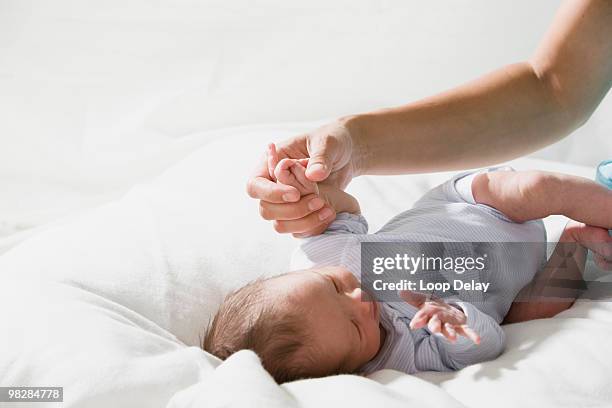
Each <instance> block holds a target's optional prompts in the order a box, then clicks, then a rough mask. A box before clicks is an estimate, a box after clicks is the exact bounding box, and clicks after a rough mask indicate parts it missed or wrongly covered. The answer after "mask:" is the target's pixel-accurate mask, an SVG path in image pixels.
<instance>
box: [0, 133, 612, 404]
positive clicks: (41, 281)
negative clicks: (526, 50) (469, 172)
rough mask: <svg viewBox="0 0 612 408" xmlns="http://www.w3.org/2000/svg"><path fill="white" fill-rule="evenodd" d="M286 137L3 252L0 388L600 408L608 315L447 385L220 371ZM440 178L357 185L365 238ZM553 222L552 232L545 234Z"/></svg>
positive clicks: (212, 160) (262, 262) (390, 377)
mask: <svg viewBox="0 0 612 408" xmlns="http://www.w3.org/2000/svg"><path fill="white" fill-rule="evenodd" d="M308 128H310V126H307V127H305V128H304V129H302V130H306V129H308ZM296 130H299V129H296V127H295V126H289V127H286V128H283V127H278V126H276V127H255V128H251V129H246V128H242V129H238V130H235V131H234V132H233V133H235V135H234V136H233V137H226V138H224V140H222V141H217V142H213V143H211V144H209V145H207V146H206V147H203V148H201V149H200V150H198V151H196V152H195V153H193V154H192V155H191V156H189V157H188V158H186V159H184V160H183V161H181V162H180V163H179V164H177V165H176V166H174V167H173V168H171V169H170V170H168V171H167V172H165V173H164V174H163V175H161V176H160V177H159V178H158V179H156V180H154V181H152V182H150V183H148V184H143V185H139V186H137V187H135V188H133V189H132V190H131V191H130V192H129V193H128V194H127V195H126V196H125V197H124V198H122V199H121V200H118V201H115V202H113V203H111V204H108V205H105V206H103V207H100V208H97V209H94V210H91V211H88V212H86V213H84V214H81V215H79V216H78V217H75V218H73V219H71V220H69V221H66V222H64V223H63V224H61V225H57V226H55V227H53V228H49V229H47V230H46V231H43V232H40V233H39V234H37V235H35V236H33V237H32V238H30V239H28V240H27V241H25V242H23V243H21V244H20V245H17V246H16V247H14V248H12V249H11V250H10V251H8V252H7V253H5V254H3V255H1V256H0V276H1V281H0V283H1V284H0V333H2V335H1V336H0V350H2V353H1V354H0V386H9V385H22V386H25V385H31V386H44V385H48V386H51V385H54V386H63V387H64V398H65V403H64V405H63V406H64V407H109V406H113V407H135V406H146V407H163V406H170V407H173V408H177V407H196V406H197V407H200V406H207V407H215V406H262V407H276V406H278V407H281V406H300V407H311V406H312V407H319V406H344V405H348V404H350V405H351V406H355V407H360V406H363V407H366V406H372V404H378V405H379V406H385V407H394V406H398V407H399V406H424V407H428V406H431V407H462V406H467V407H484V406H487V407H488V406H491V405H495V406H508V407H515V406H517V405H520V406H533V407H542V406H568V407H574V406H577V405H589V406H606V405H609V402H610V401H612V391H611V390H610V388H609V387H608V383H609V381H608V378H609V373H610V372H611V369H612V356H611V355H609V354H607V353H606V351H607V349H608V347H607V343H608V341H609V340H608V339H609V338H610V336H612V324H611V323H612V306H611V305H610V304H608V303H584V304H580V305H578V306H575V307H573V308H572V309H571V310H569V311H567V312H565V313H563V314H562V315H560V316H559V317H557V318H554V319H549V320H543V321H533V322H529V323H525V324H519V325H513V326H508V327H506V331H507V333H508V340H509V341H508V350H507V351H506V353H504V355H502V356H501V357H500V358H499V359H497V360H495V361H492V362H488V363H485V364H479V365H476V366H473V367H469V368H467V369H465V370H463V371H460V372H457V373H450V374H439V373H426V374H422V375H418V376H407V375H404V374H401V373H397V372H391V371H384V372H379V373H376V374H374V375H372V376H371V378H369V379H368V378H362V377H358V376H337V377H330V378H325V379H317V380H304V381H298V382H295V383H290V384H285V385H282V386H278V385H276V384H275V383H274V382H273V381H272V379H271V378H270V377H269V376H268V375H267V374H266V373H265V371H264V370H263V369H262V367H261V365H260V364H259V361H258V360H257V358H256V356H255V355H254V354H253V353H251V352H248V351H245V352H241V353H238V354H236V355H234V356H232V357H231V358H229V359H228V360H227V361H225V362H223V363H222V364H220V362H219V361H218V360H217V359H216V358H214V357H212V356H210V355H207V354H206V353H205V352H204V351H202V350H201V349H200V348H199V347H198V344H199V343H200V340H201V338H202V335H203V329H204V327H205V326H206V324H207V322H208V319H209V318H210V316H211V314H212V313H214V310H215V308H216V307H217V305H218V304H219V302H220V301H221V299H222V297H223V295H224V294H225V293H227V292H228V291H229V290H231V289H232V288H235V287H237V286H239V285H242V284H244V283H245V282H247V281H248V280H250V279H253V278H254V277H256V276H260V275H261V274H271V273H278V272H279V271H284V270H286V268H287V265H288V254H289V252H290V250H291V248H292V246H293V245H294V241H293V239H292V238H291V237H289V236H281V235H278V234H276V233H274V231H273V230H272V228H271V226H270V225H269V224H268V223H266V222H264V221H262V220H261V219H260V218H259V216H258V211H257V202H256V201H255V200H252V199H250V198H248V197H247V196H246V193H245V192H244V190H245V189H244V186H245V182H246V179H247V177H248V173H249V171H250V169H251V167H252V164H253V163H254V160H255V159H254V156H255V154H256V153H257V152H259V151H261V148H262V147H263V146H264V145H265V142H267V141H269V140H275V139H280V138H284V137H287V136H289V135H292V134H295V132H296ZM230 133H232V132H231V131H227V132H226V134H228V135H229V134H230ZM226 154H229V155H230V156H231V157H232V160H231V161H225V160H223V157H224V155H226ZM512 165H513V166H515V167H516V168H518V169H521V168H542V169H547V170H562V171H566V172H573V173H577V174H582V175H585V176H589V177H590V176H591V172H592V169H588V168H580V167H571V166H566V165H562V164H559V163H551V162H541V161H529V160H520V161H517V162H514V163H512ZM448 176H449V173H439V174H433V175H412V176H401V177H387V178H380V177H364V178H361V179H357V180H355V182H354V183H353V184H352V185H351V188H350V191H351V192H352V193H354V194H355V195H356V196H357V197H358V198H359V199H360V200H361V202H362V207H363V211H364V214H365V215H366V217H367V218H368V219H369V221H370V223H371V228H372V230H375V229H377V228H378V227H380V226H381V225H382V223H383V222H385V221H386V220H387V219H388V218H389V217H390V216H392V215H393V214H394V213H396V212H398V211H400V210H402V209H404V208H406V207H408V206H410V205H411V203H412V202H414V201H415V199H417V198H418V197H419V196H420V195H421V194H422V193H423V192H424V191H426V190H427V189H429V188H431V187H432V186H434V185H436V184H438V183H440V182H442V181H443V180H445V179H446V178H447V177H448ZM547 221H550V220H547ZM562 224H563V220H562V219H558V220H557V221H556V222H555V221H554V220H552V222H548V223H547V225H548V227H549V231H551V235H555V234H558V232H559V231H560V227H561V226H562ZM23 406H26V405H23ZM36 406H43V405H36Z"/></svg>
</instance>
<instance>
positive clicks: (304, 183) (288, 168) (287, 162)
mask: <svg viewBox="0 0 612 408" xmlns="http://www.w3.org/2000/svg"><path fill="white" fill-rule="evenodd" d="M274 177H276V180H277V181H278V182H279V183H281V184H285V185H288V186H292V187H295V188H297V189H298V191H299V192H300V194H301V195H302V196H304V195H307V194H318V193H319V189H318V188H317V183H315V182H314V181H310V180H308V179H307V178H306V167H304V165H303V164H302V162H301V161H300V160H297V159H283V160H281V161H280V162H279V163H278V165H277V166H276V168H275V169H274Z"/></svg>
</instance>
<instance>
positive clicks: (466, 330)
mask: <svg viewBox="0 0 612 408" xmlns="http://www.w3.org/2000/svg"><path fill="white" fill-rule="evenodd" d="M455 330H456V331H457V334H459V335H460V336H463V337H467V338H468V339H470V340H472V341H473V342H474V344H480V336H479V335H478V333H476V332H475V331H474V330H472V329H471V328H470V327H469V326H468V325H467V324H463V325H461V326H456V327H455Z"/></svg>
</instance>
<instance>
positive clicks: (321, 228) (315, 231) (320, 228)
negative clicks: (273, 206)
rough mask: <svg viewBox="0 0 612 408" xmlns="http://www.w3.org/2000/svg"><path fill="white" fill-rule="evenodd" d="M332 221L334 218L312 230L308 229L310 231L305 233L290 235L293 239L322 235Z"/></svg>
mask: <svg viewBox="0 0 612 408" xmlns="http://www.w3.org/2000/svg"><path fill="white" fill-rule="evenodd" d="M333 220H334V217H332V218H330V219H329V220H327V221H326V222H324V223H323V224H320V225H318V226H316V227H315V228H313V229H310V230H308V231H306V232H299V233H294V234H292V235H293V237H294V238H307V237H314V236H317V235H319V234H322V233H324V232H325V230H326V229H327V227H329V224H331V223H332V221H333Z"/></svg>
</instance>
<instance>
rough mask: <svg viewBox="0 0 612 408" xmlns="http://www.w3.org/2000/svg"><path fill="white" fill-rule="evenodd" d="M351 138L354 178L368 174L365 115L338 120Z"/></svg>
mask: <svg viewBox="0 0 612 408" xmlns="http://www.w3.org/2000/svg"><path fill="white" fill-rule="evenodd" d="M338 121H339V123H340V126H342V127H343V128H344V129H345V130H346V133H347V135H348V137H349V140H350V143H351V166H352V172H353V176H354V177H357V176H361V175H363V174H367V171H368V168H369V167H368V160H369V155H368V149H367V144H366V140H365V139H366V132H365V130H364V128H365V126H364V122H365V121H366V117H365V115H363V114H358V115H348V116H343V117H341V118H340V119H338Z"/></svg>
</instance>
